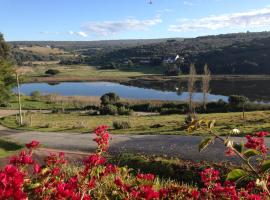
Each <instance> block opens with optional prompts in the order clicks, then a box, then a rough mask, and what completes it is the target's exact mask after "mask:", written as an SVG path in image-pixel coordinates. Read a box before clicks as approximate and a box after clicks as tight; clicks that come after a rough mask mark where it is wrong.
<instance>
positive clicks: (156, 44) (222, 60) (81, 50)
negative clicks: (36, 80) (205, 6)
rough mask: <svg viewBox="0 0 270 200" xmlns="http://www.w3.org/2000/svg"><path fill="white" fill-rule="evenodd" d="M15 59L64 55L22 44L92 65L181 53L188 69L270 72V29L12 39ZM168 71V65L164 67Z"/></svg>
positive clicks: (153, 61) (148, 61)
mask: <svg viewBox="0 0 270 200" xmlns="http://www.w3.org/2000/svg"><path fill="white" fill-rule="evenodd" d="M9 44H10V45H11V46H12V52H13V57H14V59H15V60H18V61H20V62H23V61H25V60H39V61H41V60H59V59H61V58H62V57H61V55H56V54H49V55H47V56H44V55H40V54H38V53H36V52H27V51H23V50H21V47H24V46H27V47H33V46H35V47H37V46H40V47H46V46H50V47H51V48H52V49H59V50H62V51H63V52H65V54H68V53H69V54H70V55H80V56H81V58H80V60H79V61H76V62H74V61H71V62H69V61H66V60H65V62H63V63H64V64H65V63H81V62H82V63H87V64H91V65H98V66H105V67H108V66H109V67H117V68H120V69H121V67H123V66H124V68H125V70H126V69H129V68H130V70H136V66H138V65H140V66H147V67H152V68H155V67H159V70H160V66H162V65H163V63H164V61H166V59H167V60H168V58H170V57H171V58H173V57H174V56H176V55H177V54H178V55H179V56H180V57H181V61H182V62H181V66H180V67H181V71H182V72H183V73H188V71H189V65H190V64H191V63H195V64H196V70H197V72H198V73H202V71H203V66H204V64H205V63H207V64H208V65H209V67H210V69H211V71H212V73H213V74H270V32H247V33H233V34H222V35H215V36H204V37H197V38H186V39H183V38H165V39H150V40H105V41H86V42H84V41H16V42H9ZM164 71H165V67H164Z"/></svg>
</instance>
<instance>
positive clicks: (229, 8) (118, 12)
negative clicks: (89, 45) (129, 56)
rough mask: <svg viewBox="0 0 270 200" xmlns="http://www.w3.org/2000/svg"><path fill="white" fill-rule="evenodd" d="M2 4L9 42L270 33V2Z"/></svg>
mask: <svg viewBox="0 0 270 200" xmlns="http://www.w3.org/2000/svg"><path fill="white" fill-rule="evenodd" d="M0 2H1V5H2V6H3V8H5V9H4V10H3V11H2V12H1V13H0V24H1V27H0V32H1V33H3V35H4V37H5V39H6V40H7V41H105V40H142V39H146V40H148V39H163V38H165V39H166V38H195V37H199V36H211V35H220V34H228V33H244V32H247V31H249V32H262V31H269V30H270V5H269V1H268V0H261V1H259V2H258V1H256V2H255V1H254V0H238V1H237V2H236V1H233V0H227V1H225V0H182V1H181V0H171V1H170V2H166V1H163V0H152V2H153V4H149V1H148V0H140V1H136V2H134V1H126V0H113V1H110V2H106V1H105V0H93V1H91V2H88V1H86V0H79V1H64V0H59V1H57V2H56V1H53V0H48V1H42V2H37V1H34V0H29V1H27V2H23V1H18V0H10V1H6V0H0ZM11 10H12V12H13V15H9V13H10V11H11ZM6 16H9V19H8V20H5V17H6Z"/></svg>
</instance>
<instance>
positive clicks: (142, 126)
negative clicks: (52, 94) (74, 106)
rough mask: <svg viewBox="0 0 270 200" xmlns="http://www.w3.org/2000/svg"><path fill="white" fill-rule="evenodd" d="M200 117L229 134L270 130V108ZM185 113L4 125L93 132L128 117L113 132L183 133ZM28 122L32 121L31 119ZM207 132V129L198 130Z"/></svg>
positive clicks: (49, 117)
mask: <svg viewBox="0 0 270 200" xmlns="http://www.w3.org/2000/svg"><path fill="white" fill-rule="evenodd" d="M199 118H202V119H209V120H216V121H217V122H216V127H215V129H216V131H217V132H218V133H219V134H226V133H228V132H229V131H230V130H232V129H233V128H238V129H240V130H241V133H242V135H245V134H250V133H253V132H255V131H261V130H264V131H270V111H256V112H248V113H246V119H245V120H242V118H241V113H215V114H200V115H199ZM184 119H185V115H157V116H109V115H107V116H88V115H83V114H79V113H71V114H42V113H34V114H32V126H31V127H30V126H24V127H19V126H18V124H17V123H16V118H15V116H10V117H6V118H4V119H2V120H1V123H2V124H3V125H4V126H7V127H10V128H15V129H23V130H39V131H53V132H55V131H59V132H86V133H87V132H91V131H92V130H93V129H94V128H95V127H96V126H98V125H101V124H106V125H109V126H110V127H112V123H113V122H114V121H128V122H130V124H131V128H129V129H124V130H115V129H113V128H111V130H110V132H111V133H112V134H152V135H154V134H179V135H186V134H187V133H186V131H185V127H184ZM29 120H30V116H28V115H26V116H25V119H24V121H25V122H26V124H29ZM27 122H28V123H27ZM196 134H197V135H205V134H207V133H206V132H203V131H201V132H197V133H196Z"/></svg>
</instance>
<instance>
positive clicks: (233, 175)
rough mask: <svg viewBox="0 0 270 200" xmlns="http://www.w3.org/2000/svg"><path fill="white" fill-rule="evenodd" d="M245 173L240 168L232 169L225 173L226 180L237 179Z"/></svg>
mask: <svg viewBox="0 0 270 200" xmlns="http://www.w3.org/2000/svg"><path fill="white" fill-rule="evenodd" d="M245 175H247V173H246V172H245V171H244V170H242V169H234V170H232V171H231V172H230V173H229V174H228V175H227V180H229V181H237V180H238V179H239V178H242V177H243V176H245Z"/></svg>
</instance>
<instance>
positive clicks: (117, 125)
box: [113, 121, 131, 129]
mask: <svg viewBox="0 0 270 200" xmlns="http://www.w3.org/2000/svg"><path fill="white" fill-rule="evenodd" d="M130 127H131V125H130V123H129V122H127V121H114V122H113V128H114V129H129V128H130Z"/></svg>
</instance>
